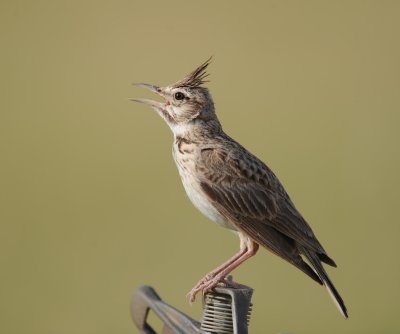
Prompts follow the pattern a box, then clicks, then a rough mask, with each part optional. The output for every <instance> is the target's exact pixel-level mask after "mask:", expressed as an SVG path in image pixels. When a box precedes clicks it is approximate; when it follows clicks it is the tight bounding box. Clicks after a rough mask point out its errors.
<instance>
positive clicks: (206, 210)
mask: <svg viewBox="0 0 400 334" xmlns="http://www.w3.org/2000/svg"><path fill="white" fill-rule="evenodd" d="M181 177H182V183H183V186H184V187H185V190H186V194H187V195H188V197H189V198H190V200H191V202H192V203H193V205H194V206H195V207H196V208H197V209H198V210H199V211H200V212H201V213H202V214H203V215H205V216H206V217H207V218H208V219H210V220H212V221H213V222H214V223H217V224H218V225H221V226H223V227H225V228H229V229H231V230H236V228H235V226H234V225H233V224H232V223H230V222H229V221H228V220H227V219H225V218H224V216H222V215H221V214H220V213H219V212H218V211H217V209H215V208H214V206H213V205H212V204H211V203H210V201H209V200H208V198H207V197H206V196H205V195H204V194H203V193H202V192H201V190H199V189H198V187H199V186H198V184H197V183H196V184H194V182H193V180H189V179H192V178H191V177H187V176H182V174H181Z"/></svg>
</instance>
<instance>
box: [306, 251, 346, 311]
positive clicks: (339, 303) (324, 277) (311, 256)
mask: <svg viewBox="0 0 400 334" xmlns="http://www.w3.org/2000/svg"><path fill="white" fill-rule="evenodd" d="M302 252H303V254H304V255H305V257H306V258H307V259H308V261H310V263H311V265H312V266H313V267H314V269H315V271H316V272H317V274H318V276H319V277H320V278H321V281H322V282H323V283H324V286H325V287H326V289H327V290H328V292H329V295H330V296H331V298H332V300H333V302H334V303H335V305H336V307H337V308H338V310H339V311H340V313H341V314H342V315H343V316H344V317H345V318H348V317H349V316H348V314H347V308H346V305H345V304H344V301H343V299H342V297H341V296H340V294H339V292H338V291H337V290H336V288H335V286H334V285H333V283H332V281H331V280H330V278H329V276H328V274H327V272H326V271H325V269H324V267H323V266H322V264H321V261H323V262H326V261H324V260H325V258H324V259H321V258H320V257H319V256H318V255H317V254H315V253H313V252H310V251H309V250H307V249H305V248H302ZM328 259H329V257H328ZM332 262H333V260H332ZM333 263H334V262H333ZM328 264H330V263H328Z"/></svg>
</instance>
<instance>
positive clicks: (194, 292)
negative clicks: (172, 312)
mask: <svg viewBox="0 0 400 334" xmlns="http://www.w3.org/2000/svg"><path fill="white" fill-rule="evenodd" d="M246 252H247V248H243V249H240V251H239V252H238V253H236V254H235V255H234V256H232V257H231V258H230V259H229V260H228V261H226V262H224V263H223V264H221V265H220V266H219V267H217V268H215V269H214V270H213V271H210V272H209V273H208V274H207V275H206V276H204V277H203V278H202V279H201V280H200V281H198V282H197V284H196V285H195V286H194V288H193V289H192V290H190V292H189V293H188V296H189V301H190V302H191V303H193V302H194V301H195V299H196V295H197V293H198V292H200V291H201V290H202V287H203V286H204V284H206V283H207V282H209V281H210V280H212V279H213V278H214V277H215V276H216V275H218V274H219V273H220V272H221V271H223V270H224V269H225V268H227V267H228V266H230V265H231V264H232V263H234V262H235V261H237V260H238V259H239V258H240V257H242V256H243V255H244V254H245V253H246Z"/></svg>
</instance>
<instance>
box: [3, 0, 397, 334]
mask: <svg viewBox="0 0 400 334" xmlns="http://www.w3.org/2000/svg"><path fill="white" fill-rule="evenodd" d="M0 28H1V29H0V36H1V37H0V38H1V40H0V47H1V50H0V57H1V62H0V66H1V75H0V91H1V99H0V145H1V150H0V153H1V164H0V171H1V174H0V196H1V198H0V206H1V208H0V209H1V210H0V223H1V225H0V227H1V230H0V231H1V232H0V280H1V281H0V317H1V320H0V332H1V333H9V334H24V333H32V334H34V333H45V334H47V333H48V334H53V333H57V334H63V333H65V334H74V333H77V334H78V333H79V334H80V333H82V334H84V333H85V334H86V333H90V334H91V333H96V334H97V333H104V334H106V333H136V332H137V331H136V329H135V328H134V327H133V325H132V323H131V320H130V316H129V300H130V296H131V294H132V293H133V291H134V289H135V288H137V287H138V286H140V285H142V284H150V285H152V286H154V287H155V288H156V289H157V291H158V292H159V294H160V295H161V296H162V297H163V298H164V299H165V300H166V301H168V302H169V303H171V304H173V305H174V306H176V307H177V308H179V309H181V310H183V311H184V312H186V313H188V314H189V315H191V316H192V317H194V318H199V317H200V310H201V308H200V302H196V303H195V304H194V305H193V306H190V305H189V304H188V302H187V300H186V298H185V295H186V293H187V292H188V291H189V290H190V288H191V287H192V286H193V285H194V284H195V283H196V282H197V280H198V279H199V278H200V277H201V276H202V275H204V274H205V273H206V272H207V271H209V270H210V269H212V268H213V267H215V266H217V265H218V264H220V263H221V262H222V261H224V260H225V259H226V258H228V257H229V256H230V255H232V254H233V253H234V252H236V251H237V250H238V247H239V242H238V239H237V237H236V236H234V235H233V234H232V233H229V232H228V231H226V230H224V229H222V228H220V227H218V226H215V225H214V224H213V223H211V222H209V221H207V219H206V218H205V217H203V216H202V215H201V214H200V213H199V212H197V210H196V209H195V208H194V207H192V205H191V204H190V202H189V201H188V199H187V198H186V196H185V194H184V190H183V187H182V186H181V184H180V180H179V176H178V173H177V171H176V170H175V166H174V163H173V161H172V158H171V143H172V136H171V133H170V131H169V129H168V127H167V126H166V125H165V124H164V123H163V121H162V120H161V119H160V118H159V117H158V116H157V115H156V113H155V112H153V111H152V110H151V109H150V108H149V107H147V106H145V105H140V104H133V103H131V102H129V101H128V98H129V97H150V96H151V94H150V93H148V92H146V91H143V90H142V89H139V88H137V87H133V86H131V82H138V81H144V82H150V83H154V84H159V85H167V84H169V83H172V82H174V81H176V80H178V79H180V78H181V77H182V76H183V75H185V74H186V73H188V72H189V71H191V70H192V69H194V68H195V67H196V66H198V65H199V64H200V63H202V62H203V61H204V60H206V59H207V58H208V57H209V56H210V55H213V56H214V59H213V62H212V64H211V66H210V73H211V77H210V79H211V82H210V83H209V84H208V87H209V88H210V89H211V91H212V93H213V96H214V99H215V102H216V107H217V113H218V115H219V117H220V119H221V122H222V123H223V125H224V129H225V131H226V132H227V133H229V134H230V135H231V136H233V137H234V138H236V139H237V140H238V141H240V142H241V143H242V144H243V145H244V146H246V147H247V148H248V149H249V150H250V151H252V152H253V153H255V154H256V155H257V156H259V157H260V158H261V159H262V160H264V161H265V162H266V163H267V164H268V165H269V166H270V167H271V168H272V169H273V170H274V171H275V172H276V174H277V175H278V176H279V177H280V179H281V181H282V182H283V184H284V185H285V186H286V188H287V191H288V192H289V194H290V195H291V197H292V199H293V200H294V202H295V203H296V205H297V207H298V208H299V210H300V211H301V212H302V213H303V214H304V216H305V217H306V219H307V220H308V221H309V222H310V224H311V226H312V227H313V229H314V231H315V232H316V234H317V236H318V238H319V239H320V241H321V242H322V243H323V245H324V246H325V248H326V249H327V251H328V253H329V254H330V255H331V256H332V257H333V258H334V259H335V260H336V262H337V263H338V265H339V267H338V269H333V268H332V269H329V273H330V275H331V278H332V279H333V281H334V282H335V284H336V286H337V287H338V289H339V290H340V292H341V293H342V295H343V297H344V299H345V301H346V303H347V306H348V308H349V314H350V318H349V320H344V319H343V318H342V317H341V316H340V314H339V313H338V311H337V310H336V309H335V307H334V305H333V303H332V302H331V301H330V298H329V296H328V294H327V293H326V291H325V289H323V288H322V287H320V286H318V285H317V284H315V283H314V282H313V281H311V280H310V279H309V278H308V277H306V276H305V275H304V274H303V273H301V272H300V271H298V270H296V269H295V268H294V267H292V266H290V265H289V264H287V263H285V262H284V261H282V260H281V259H279V258H277V257H276V256H274V255H272V254H270V253H268V252H266V251H260V252H259V253H258V255H257V256H256V257H255V258H253V259H251V260H249V261H248V262H247V263H245V264H244V265H243V266H241V267H240V268H239V269H238V270H236V271H235V273H234V277H235V279H236V280H238V281H240V282H242V283H245V284H247V285H250V286H252V287H253V288H254V289H255V295H254V299H253V302H254V311H253V316H252V322H251V333H278V332H290V333H399V332H400V319H399V311H400V292H399V281H400V268H399V266H400V261H399V255H400V247H399V237H398V236H399V232H400V228H399V218H398V214H397V212H398V206H399V185H400V184H399V183H400V182H399V181H400V177H399V169H400V162H399V142H400V134H399V124H400V98H399V95H400V94H399V93H400V61H399V60H400V43H399V40H400V36H399V35H400V2H399V1H258V2H247V3H245V2H228V1H163V2H161V1H160V2H155V1H147V2H145V1H141V2H139V1H57V0H52V1H18V0H14V1H4V0H2V1H1V2H0Z"/></svg>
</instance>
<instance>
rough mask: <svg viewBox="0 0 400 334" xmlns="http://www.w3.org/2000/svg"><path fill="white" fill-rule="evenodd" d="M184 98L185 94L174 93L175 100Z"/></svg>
mask: <svg viewBox="0 0 400 334" xmlns="http://www.w3.org/2000/svg"><path fill="white" fill-rule="evenodd" d="M184 98H185V94H183V93H181V92H176V93H175V100H183V99H184Z"/></svg>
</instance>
